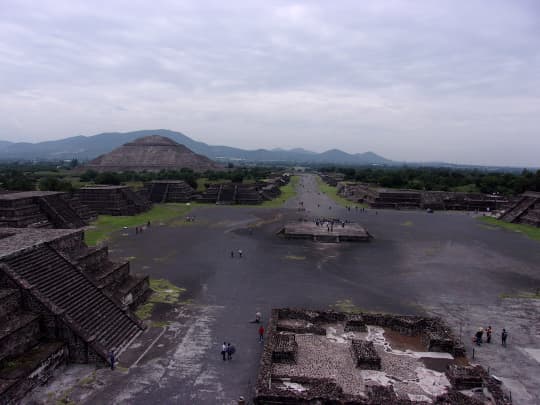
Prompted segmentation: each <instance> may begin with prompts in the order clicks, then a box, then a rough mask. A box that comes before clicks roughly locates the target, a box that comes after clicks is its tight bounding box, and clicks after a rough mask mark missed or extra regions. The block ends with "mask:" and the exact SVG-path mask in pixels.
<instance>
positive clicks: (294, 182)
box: [257, 176, 300, 208]
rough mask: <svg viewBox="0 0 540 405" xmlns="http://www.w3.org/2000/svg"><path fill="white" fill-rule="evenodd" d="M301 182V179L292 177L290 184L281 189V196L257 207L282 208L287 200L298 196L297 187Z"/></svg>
mask: <svg viewBox="0 0 540 405" xmlns="http://www.w3.org/2000/svg"><path fill="white" fill-rule="evenodd" d="M299 181H300V177H298V176H291V180H290V181H289V183H288V184H286V185H284V186H283V187H281V188H280V191H281V194H280V195H279V196H278V197H277V198H274V199H273V200H269V201H264V202H263V203H262V204H260V205H257V207H263V208H277V207H281V206H282V205H283V204H284V203H285V202H286V201H287V200H289V199H291V198H293V197H294V196H295V195H296V187H297V186H298V182H299Z"/></svg>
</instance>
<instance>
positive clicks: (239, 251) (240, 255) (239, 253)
mask: <svg viewBox="0 0 540 405" xmlns="http://www.w3.org/2000/svg"><path fill="white" fill-rule="evenodd" d="M238 256H239V257H240V259H241V258H242V249H238Z"/></svg>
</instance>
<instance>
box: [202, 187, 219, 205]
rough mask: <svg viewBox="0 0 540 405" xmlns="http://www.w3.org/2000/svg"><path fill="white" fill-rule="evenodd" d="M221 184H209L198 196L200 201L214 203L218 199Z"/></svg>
mask: <svg viewBox="0 0 540 405" xmlns="http://www.w3.org/2000/svg"><path fill="white" fill-rule="evenodd" d="M220 191H221V184H210V185H209V186H208V187H207V188H206V190H205V191H204V193H202V195H201V196H200V198H199V201H200V202H202V203H212V204H213V203H216V202H217V201H218V199H219V195H220Z"/></svg>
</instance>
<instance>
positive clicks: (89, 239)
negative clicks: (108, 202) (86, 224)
mask: <svg viewBox="0 0 540 405" xmlns="http://www.w3.org/2000/svg"><path fill="white" fill-rule="evenodd" d="M192 208H193V205H187V204H183V203H167V204H154V205H153V207H152V209H151V210H150V211H146V212H143V213H141V214H138V215H133V216H112V215H100V216H99V217H98V219H97V220H95V221H93V222H92V224H91V225H92V227H91V228H90V229H88V230H86V231H85V232H84V235H85V242H86V244H87V245H89V246H95V245H97V244H98V243H100V242H103V241H105V240H107V239H108V238H110V236H111V235H112V234H113V233H114V232H117V231H120V230H122V229H124V228H126V227H127V228H133V227H136V226H142V225H146V224H147V223H148V221H150V223H151V224H152V225H156V226H157V225H160V224H168V223H170V222H172V221H173V220H175V219H177V218H182V217H184V216H185V215H186V214H187V213H189V212H190V211H191V209H192Z"/></svg>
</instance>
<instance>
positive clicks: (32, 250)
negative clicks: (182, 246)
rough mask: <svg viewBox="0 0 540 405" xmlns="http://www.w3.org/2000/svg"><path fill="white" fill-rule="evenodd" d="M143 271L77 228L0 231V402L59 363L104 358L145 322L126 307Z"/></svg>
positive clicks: (142, 289)
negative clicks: (89, 244) (115, 258)
mask: <svg viewBox="0 0 540 405" xmlns="http://www.w3.org/2000/svg"><path fill="white" fill-rule="evenodd" d="M149 293H150V290H149V282H148V277H147V276H144V275H132V274H130V270H129V262H119V263H117V262H113V261H111V260H110V259H109V257H108V251H107V248H104V247H102V248H89V247H87V246H86V244H85V243H84V234H83V232H82V231H81V230H69V229H62V230H60V229H30V228H25V229H21V228H4V229H2V230H0V399H1V400H0V403H2V404H3V403H10V402H13V403H15V402H16V401H17V399H19V398H21V397H22V396H23V395H24V394H25V393H26V392H27V391H29V390H30V389H32V388H33V387H34V386H36V385H38V384H42V383H44V382H45V381H46V380H47V379H48V378H49V377H50V375H51V374H52V372H53V371H54V369H55V368H56V367H58V366H59V365H61V364H63V363H65V362H73V363H95V364H97V365H106V364H107V362H108V358H109V353H110V352H111V351H114V352H115V355H116V357H118V356H120V355H121V354H122V351H123V350H124V349H125V348H126V347H127V346H128V345H129V344H130V342H131V341H132V340H133V339H135V337H137V336H138V335H139V334H140V333H141V332H142V331H143V329H144V325H143V324H142V323H141V321H140V320H139V319H138V318H137V317H136V316H135V315H133V314H132V312H131V310H132V309H134V308H136V306H137V305H138V304H139V303H141V302H142V301H144V300H145V298H146V297H147V295H148V294H149Z"/></svg>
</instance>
